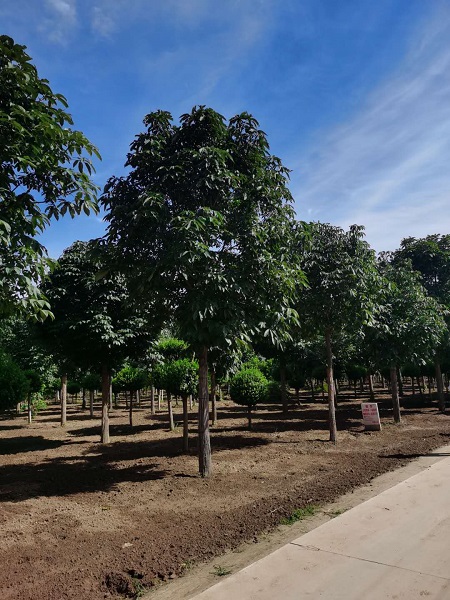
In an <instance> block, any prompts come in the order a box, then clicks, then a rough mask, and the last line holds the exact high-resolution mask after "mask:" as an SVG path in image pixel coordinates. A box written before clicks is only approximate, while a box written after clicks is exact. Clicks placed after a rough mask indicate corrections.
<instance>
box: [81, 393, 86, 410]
mask: <svg viewBox="0 0 450 600" xmlns="http://www.w3.org/2000/svg"><path fill="white" fill-rule="evenodd" d="M81 398H82V401H81V408H82V409H83V410H86V390H85V389H84V388H83V391H82V396H81Z"/></svg>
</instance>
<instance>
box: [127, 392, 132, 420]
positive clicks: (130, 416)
mask: <svg viewBox="0 0 450 600" xmlns="http://www.w3.org/2000/svg"><path fill="white" fill-rule="evenodd" d="M128 415H129V421H130V427H133V391H132V390H130V410H129V411H128Z"/></svg>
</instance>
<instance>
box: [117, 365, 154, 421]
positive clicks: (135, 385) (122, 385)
mask: <svg viewBox="0 0 450 600" xmlns="http://www.w3.org/2000/svg"><path fill="white" fill-rule="evenodd" d="M147 382H148V375H147V373H146V372H145V371H143V370H142V369H138V368H136V367H130V366H126V367H123V369H121V370H120V371H119V372H118V373H117V374H116V375H115V377H114V379H113V384H114V385H115V386H116V387H117V388H118V389H120V390H124V391H126V392H130V405H129V421H130V427H132V426H133V392H136V393H137V392H138V391H139V390H141V389H142V388H143V387H145V386H146V385H147Z"/></svg>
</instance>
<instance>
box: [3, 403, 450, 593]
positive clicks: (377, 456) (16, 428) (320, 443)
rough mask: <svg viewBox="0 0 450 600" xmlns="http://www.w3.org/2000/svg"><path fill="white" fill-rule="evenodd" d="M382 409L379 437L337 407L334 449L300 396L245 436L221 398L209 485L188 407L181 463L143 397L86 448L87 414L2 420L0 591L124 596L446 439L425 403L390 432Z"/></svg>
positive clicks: (94, 429) (439, 418)
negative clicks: (200, 468)
mask: <svg viewBox="0 0 450 600" xmlns="http://www.w3.org/2000/svg"><path fill="white" fill-rule="evenodd" d="M406 404H408V403H407V402H406ZM179 410H180V409H178V411H179ZM380 412H381V416H382V423H383V429H382V431H381V432H364V430H363V427H362V425H361V412H360V407H359V404H358V402H356V401H355V400H353V399H351V400H350V399H348V400H347V401H345V402H342V403H341V405H340V407H339V409H338V417H337V420H338V429H339V440H338V444H337V446H334V445H332V444H330V442H328V429H327V421H326V418H327V407H326V405H325V404H321V403H314V404H313V403H310V402H308V401H306V402H305V403H302V406H301V407H295V408H293V409H292V411H291V415H290V417H289V418H288V419H283V418H282V416H281V414H280V411H279V408H278V407H276V406H267V407H264V408H263V409H260V410H258V411H257V412H256V413H255V415H254V429H253V431H251V432H249V431H247V430H246V424H247V421H246V418H245V413H244V411H243V409H241V408H237V407H235V406H234V405H233V404H231V403H227V402H225V403H221V405H220V408H219V419H220V420H219V424H218V425H217V426H216V427H214V428H213V429H212V447H213V468H214V474H213V476H212V477H211V478H210V479H208V480H204V479H201V478H199V477H198V476H197V458H196V455H195V435H194V433H195V431H194V427H195V414H194V413H192V428H193V435H192V446H193V447H192V451H191V454H190V455H188V456H186V455H183V454H182V451H181V435H182V433H181V428H177V431H175V432H173V433H172V432H170V431H168V428H167V417H166V415H165V414H160V415H157V416H156V417H151V416H150V414H149V409H148V406H147V403H146V402H143V404H142V407H141V408H140V409H136V411H135V414H134V421H135V426H134V427H133V428H130V427H129V426H128V425H127V414H126V412H125V410H121V409H118V410H113V411H112V414H111V423H112V425H111V439H112V442H111V444H110V445H108V446H101V445H100V444H99V443H98V439H99V417H100V411H99V410H98V411H97V414H98V418H96V419H95V420H92V419H90V418H89V416H87V415H86V413H85V412H83V411H82V410H81V409H80V407H79V406H70V405H69V420H68V424H67V427H66V428H65V429H62V428H61V427H60V426H59V416H58V410H57V407H50V408H49V409H47V410H46V411H44V412H42V413H41V414H40V415H39V416H38V417H37V418H36V420H35V422H34V423H33V424H32V425H30V426H27V425H26V423H25V418H24V417H16V418H15V419H11V420H2V421H0V533H1V538H0V539H1V542H0V560H1V564H2V569H1V570H0V597H1V598H2V600H10V599H18V598H20V599H21V600H62V599H75V598H76V599H77V600H97V599H101V598H110V599H112V598H123V597H136V595H137V594H138V593H139V592H140V591H142V590H143V589H145V588H147V587H151V586H153V585H155V584H157V583H159V582H160V581H162V580H163V581H164V580H168V579H173V578H175V577H178V576H180V575H182V573H183V571H185V570H186V569H187V568H188V567H189V566H190V565H191V564H193V563H194V562H199V561H202V560H205V559H208V558H211V557H213V556H217V555H219V554H220V553H222V552H223V551H225V550H226V549H229V548H234V547H236V546H238V545H239V544H240V543H241V542H242V541H243V540H252V539H254V540H256V539H257V537H258V535H259V534H261V533H262V532H263V531H267V530H268V529H270V528H273V527H275V526H276V525H278V524H279V523H280V521H281V519H282V518H283V517H287V516H289V515H290V514H291V513H292V512H293V511H294V510H295V509H296V508H299V507H302V506H305V505H308V504H314V505H321V504H323V503H325V502H328V501H331V500H333V499H335V498H336V497H338V496H339V495H341V494H343V493H344V492H346V491H348V490H350V489H352V488H354V487H356V486H358V485H361V484H363V483H367V482H368V481H370V480H371V479H372V478H373V477H375V476H377V475H379V474H381V473H383V472H385V471H388V470H392V469H395V468H396V467H398V466H400V465H403V464H405V462H406V461H408V460H409V459H411V458H415V457H416V456H419V455H422V454H426V453H427V452H429V451H430V450H431V449H434V448H436V447H439V446H443V445H444V444H446V443H448V442H449V439H450V417H448V416H446V415H442V414H440V413H439V412H438V411H437V409H436V407H434V406H431V407H426V408H412V407H411V408H404V409H403V423H402V424H401V425H395V424H394V423H393V421H392V415H391V410H390V408H389V403H388V402H387V401H386V399H383V398H382V397H381V404H380ZM178 414H179V413H178ZM178 418H179V419H180V415H179V416H178Z"/></svg>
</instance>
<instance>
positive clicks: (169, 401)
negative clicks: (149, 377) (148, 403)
mask: <svg viewBox="0 0 450 600" xmlns="http://www.w3.org/2000/svg"><path fill="white" fill-rule="evenodd" d="M166 393H167V408H168V410H169V423H170V431H173V430H174V429H175V423H174V421H173V406H172V394H171V393H170V392H166Z"/></svg>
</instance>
